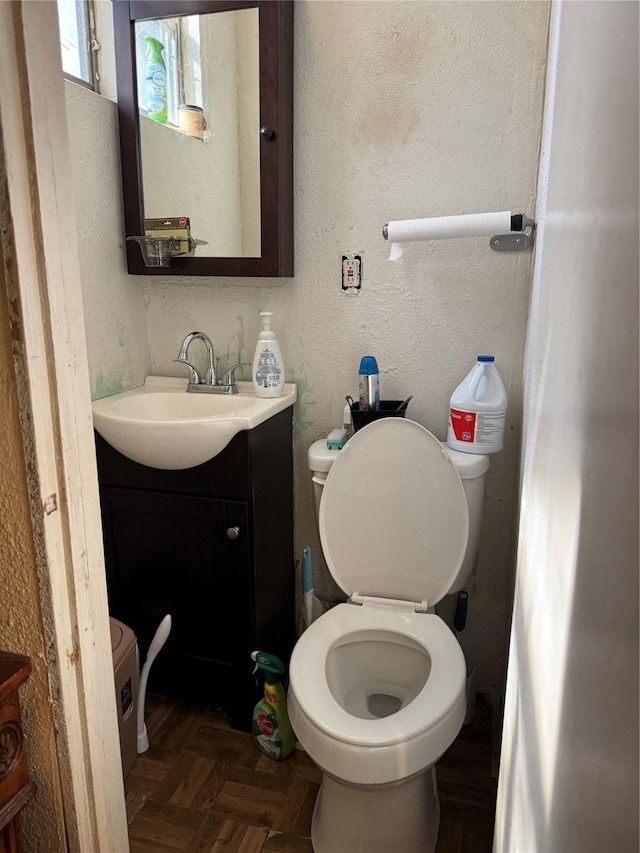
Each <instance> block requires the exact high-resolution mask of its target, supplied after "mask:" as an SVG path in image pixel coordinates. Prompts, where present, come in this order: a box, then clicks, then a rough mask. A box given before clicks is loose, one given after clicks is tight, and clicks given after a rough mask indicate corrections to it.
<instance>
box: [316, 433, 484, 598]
mask: <svg viewBox="0 0 640 853" xmlns="http://www.w3.org/2000/svg"><path fill="white" fill-rule="evenodd" d="M441 443H442V446H443V449H444V450H445V451H446V453H447V454H448V456H449V458H450V459H451V461H452V462H453V464H454V465H455V467H456V470H457V472H458V475H459V476H460V479H461V480H462V486H463V488H464V493H465V495H466V498H467V506H468V508H469V542H468V544H467V550H466V552H465V556H464V560H463V561H462V566H461V568H460V572H459V574H458V577H457V578H456V580H455V582H454V583H453V585H452V586H451V589H450V590H449V594H451V593H453V592H458V591H459V590H461V589H465V587H466V585H467V584H468V583H469V580H470V578H471V573H472V571H473V566H474V563H475V560H476V555H477V553H478V543H479V540H480V525H481V523H482V506H483V502H484V487H485V475H486V473H487V471H488V469H489V462H490V459H489V457H488V456H482V455H480V454H476V453H461V452H460V451H459V450H453V449H452V448H450V447H448V446H447V445H446V444H445V443H444V442H441ZM340 452H341V451H339V450H329V449H328V448H327V441H326V439H324V438H322V439H320V440H319V441H315V442H314V443H313V444H312V445H311V447H310V448H309V453H308V464H309V470H310V471H311V484H312V488H313V508H314V512H315V519H316V527H317V525H318V521H319V518H320V500H321V498H322V490H323V488H324V484H325V481H326V479H327V476H328V474H329V471H330V470H331V466H332V465H333V463H334V462H335V460H336V459H337V458H338V454H339V453H340Z"/></svg>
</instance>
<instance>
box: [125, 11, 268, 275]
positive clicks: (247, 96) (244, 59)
mask: <svg viewBox="0 0 640 853" xmlns="http://www.w3.org/2000/svg"><path fill="white" fill-rule="evenodd" d="M258 23H259V21H258V10H257V9H256V8H251V9H240V10H234V11H226V12H218V13H215V14H205V15H189V16H182V17H174V18H166V19H162V20H148V21H138V22H136V24H135V43H136V68H137V81H136V82H137V92H138V106H139V120H140V146H141V161H142V183H143V197H144V217H145V220H147V221H148V220H152V219H153V220H161V221H169V220H173V221H174V222H175V221H177V222H179V223H181V227H182V228H184V224H185V222H186V223H187V227H189V228H190V236H191V237H192V238H194V239H196V240H203V241H206V245H198V246H197V248H193V249H192V252H193V251H195V253H196V256H197V257H203V256H204V257H206V256H209V257H254V258H255V257H260V254H261V246H260V88H259V39H258ZM147 230H149V225H148V226H147ZM183 235H184V232H182V234H181V235H180V236H183ZM167 236H171V234H170V233H167Z"/></svg>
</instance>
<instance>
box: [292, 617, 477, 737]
mask: <svg viewBox="0 0 640 853" xmlns="http://www.w3.org/2000/svg"><path fill="white" fill-rule="evenodd" d="M362 631H365V632H366V631H382V632H383V633H384V634H386V635H387V636H385V637H384V640H388V641H389V642H393V641H394V638H395V637H398V636H399V635H400V636H404V637H408V638H409V639H410V640H413V641H414V642H416V643H417V644H418V645H419V646H420V647H421V648H422V649H424V651H425V652H426V654H428V656H429V658H430V659H431V671H430V672H429V675H428V678H427V680H426V683H425V684H424V686H423V687H422V689H421V691H420V692H419V693H418V695H417V696H416V697H415V699H413V701H411V702H410V703H409V704H408V705H407V706H406V707H404V708H401V709H400V710H399V711H397V712H396V713H395V714H392V715H390V716H388V717H382V718H380V719H373V720H363V719H361V718H360V717H355V716H352V715H351V714H350V713H349V712H348V711H346V710H345V709H344V708H343V707H342V706H341V705H340V704H339V703H338V701H337V700H336V698H335V697H334V695H333V693H332V691H331V688H330V687H329V683H328V680H327V671H326V661H327V656H328V654H329V651H330V650H331V649H332V648H333V647H335V646H336V645H337V644H338V643H339V641H341V640H344V639H346V638H348V637H349V635H350V634H357V633H358V632H362ZM289 672H290V685H291V689H292V690H293V692H294V693H295V699H296V702H297V703H298V705H299V707H300V710H301V711H302V712H303V713H304V714H305V715H306V716H307V717H308V718H309V719H310V720H313V723H314V725H315V726H316V727H317V728H318V729H320V730H321V731H323V732H324V733H325V734H326V735H328V736H329V737H331V738H334V739H336V740H339V741H342V742H344V743H348V744H354V745H357V746H362V747H385V746H386V747H389V746H392V745H393V744H398V743H406V741H409V740H411V739H412V738H415V737H417V736H418V735H420V734H422V733H423V732H425V731H427V730H429V729H433V728H435V727H436V726H437V725H438V723H439V722H440V721H441V720H443V719H444V718H445V717H446V716H447V715H448V714H449V713H451V712H452V711H453V710H455V709H457V708H458V706H459V703H460V698H461V696H463V695H464V689H465V676H466V670H465V663H464V656H463V654H462V650H461V648H460V646H459V644H458V642H457V640H456V638H455V637H454V635H453V633H452V632H451V630H450V629H449V628H448V627H447V625H446V624H445V623H444V622H443V620H442V619H440V617H439V616H436V615H435V614H431V613H411V612H410V611H409V610H407V611H403V610H393V609H390V608H386V607H378V606H375V605H373V606H371V605H365V606H363V607H360V606H357V605H351V604H341V605H338V606H337V607H334V608H333V609H331V610H330V611H328V612H327V613H325V614H324V615H323V616H322V617H320V619H318V620H317V621H316V622H314V623H313V626H312V630H308V631H305V633H304V634H303V635H302V636H301V637H300V639H299V640H298V642H297V644H296V647H295V649H294V651H293V655H292V657H291V663H290V667H289Z"/></svg>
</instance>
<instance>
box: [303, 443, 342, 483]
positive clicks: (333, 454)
mask: <svg viewBox="0 0 640 853" xmlns="http://www.w3.org/2000/svg"><path fill="white" fill-rule="evenodd" d="M340 452H341V451H340V450H329V448H328V447H327V439H326V438H321V439H319V440H318V441H314V442H313V444H312V445H311V447H310V448H309V453H308V457H307V458H308V461H309V469H310V470H311V471H316V472H318V473H319V474H326V473H327V471H330V470H331V466H332V465H333V463H334V462H335V461H336V459H337V458H338V456H339V455H340Z"/></svg>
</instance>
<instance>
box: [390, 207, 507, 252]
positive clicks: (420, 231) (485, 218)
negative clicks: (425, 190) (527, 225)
mask: <svg viewBox="0 0 640 853" xmlns="http://www.w3.org/2000/svg"><path fill="white" fill-rule="evenodd" d="M510 231H511V211H510V210H502V211H500V212H499V213H468V214H464V215H462V216H434V217H431V218H429V219H399V220H396V221H395V222H389V224H388V226H387V235H388V239H389V240H390V241H391V255H390V256H389V260H390V261H394V260H398V259H399V258H401V257H402V253H403V249H404V246H403V245H401V244H403V243H412V242H414V241H418V240H446V239H451V238H455V237H483V236H487V237H493V235H494V234H508V233H509V232H510Z"/></svg>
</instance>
